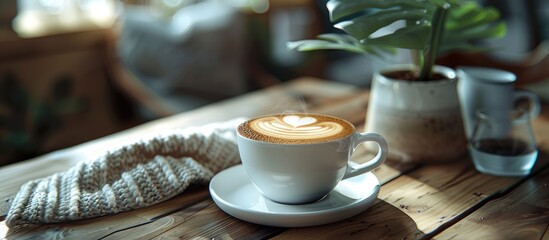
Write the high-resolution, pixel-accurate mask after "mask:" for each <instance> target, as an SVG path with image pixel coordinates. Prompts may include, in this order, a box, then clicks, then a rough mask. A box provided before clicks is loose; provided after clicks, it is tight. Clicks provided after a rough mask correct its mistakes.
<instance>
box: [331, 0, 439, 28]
mask: <svg viewBox="0 0 549 240" xmlns="http://www.w3.org/2000/svg"><path fill="white" fill-rule="evenodd" d="M431 5H432V4H431ZM426 6H427V7H429V4H428V3H427V2H424V1H420V0H368V1H364V0H330V1H328V2H327V3H326V7H327V8H328V11H329V13H330V20H331V21H332V22H334V23H335V22H338V21H340V20H342V19H344V18H346V17H349V16H351V15H354V14H357V13H360V12H364V11H365V10H375V9H389V8H403V9H412V8H418V9H425V7H426ZM431 8H432V9H433V8H434V5H432V6H431Z"/></svg>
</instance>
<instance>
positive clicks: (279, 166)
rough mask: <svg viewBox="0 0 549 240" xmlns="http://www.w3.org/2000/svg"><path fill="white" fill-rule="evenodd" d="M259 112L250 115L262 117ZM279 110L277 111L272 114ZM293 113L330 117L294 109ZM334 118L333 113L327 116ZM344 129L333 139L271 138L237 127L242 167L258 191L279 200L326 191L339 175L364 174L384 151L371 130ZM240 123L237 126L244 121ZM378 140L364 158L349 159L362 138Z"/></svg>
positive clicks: (296, 200) (309, 198)
mask: <svg viewBox="0 0 549 240" xmlns="http://www.w3.org/2000/svg"><path fill="white" fill-rule="evenodd" d="M272 116H275V115H271V116H263V117H258V118H255V119H262V118H265V117H272ZM276 116H281V115H276ZM297 116H299V117H305V116H306V117H311V116H312V117H315V116H322V117H330V116H325V115H311V114H302V115H300V114H298V115H297ZM333 118H336V117H333ZM336 119H339V120H338V121H344V122H346V123H347V124H348V126H349V127H351V128H352V129H351V131H350V132H349V134H346V135H344V136H341V137H339V138H337V139H333V140H327V141H319V142H314V141H313V142H312V143H281V142H278V143H275V142H269V141H266V140H261V139H259V140H257V139H255V140H254V139H251V138H250V137H247V136H243V134H242V133H241V132H240V130H238V131H237V143H238V149H239V152H240V158H241V160H242V164H243V166H244V169H245V171H246V173H247V175H248V177H249V179H250V180H251V182H252V183H253V184H254V185H255V187H256V188H257V189H258V191H259V192H260V193H261V194H263V195H264V196H265V197H267V198H268V199H271V200H273V201H275V202H279V203H283V204H304V203H310V202H314V201H317V200H319V199H321V198H323V197H324V196H326V195H327V194H328V193H330V191H332V190H333V189H334V188H335V186H336V185H337V184H338V183H339V182H340V181H341V180H343V179H346V178H350V177H353V176H357V175H359V174H364V173H367V172H369V171H372V170H374V169H375V168H377V167H379V166H380V165H381V164H382V163H383V162H384V161H385V158H386V156H387V151H388V148H387V142H386V141H385V139H384V138H383V137H382V136H381V135H378V134H375V133H358V132H356V128H355V127H354V126H353V125H352V124H351V123H349V122H347V121H345V120H343V119H340V118H336ZM253 120H254V119H252V120H249V121H247V122H245V123H242V124H241V125H240V126H239V129H240V128H241V127H243V126H244V125H246V124H248V123H250V122H251V121H253ZM366 141H372V142H375V143H377V144H378V151H377V155H376V156H375V157H374V158H373V159H371V160H370V161H368V162H365V163H362V164H358V163H355V162H353V161H351V155H352V154H353V151H354V150H355V149H356V147H357V146H358V145H359V144H360V143H363V142H366Z"/></svg>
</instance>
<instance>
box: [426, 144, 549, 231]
mask: <svg viewBox="0 0 549 240" xmlns="http://www.w3.org/2000/svg"><path fill="white" fill-rule="evenodd" d="M544 155H545V156H543V158H547V153H544ZM511 190H512V191H511V192H510V193H507V192H504V195H503V196H500V197H499V198H496V199H495V200H494V201H490V202H488V203H487V204H486V205H484V206H482V207H481V208H480V209H478V210H477V211H474V212H473V213H472V214H470V215H468V216H467V217H465V218H464V219H462V220H461V221H459V222H457V223H456V224H454V225H452V226H450V227H449V228H447V229H446V230H444V231H443V232H442V233H440V234H438V235H436V236H435V238H436V239H524V240H527V239H546V238H549V235H548V234H549V233H548V232H547V231H548V229H549V168H545V169H542V171H541V172H540V173H539V174H536V175H535V176H534V177H533V178H531V179H528V180H527V181H524V182H522V183H521V184H520V185H519V186H518V187H517V188H516V189H511Z"/></svg>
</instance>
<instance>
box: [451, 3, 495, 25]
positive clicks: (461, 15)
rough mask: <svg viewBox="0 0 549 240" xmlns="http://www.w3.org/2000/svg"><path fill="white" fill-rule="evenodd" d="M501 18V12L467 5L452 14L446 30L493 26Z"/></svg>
mask: <svg viewBox="0 0 549 240" xmlns="http://www.w3.org/2000/svg"><path fill="white" fill-rule="evenodd" d="M499 17H500V14H499V12H498V11H497V10H496V9H494V8H486V9H479V6H478V5H477V4H474V3H471V4H466V5H464V6H463V8H459V9H456V10H455V11H451V12H450V15H449V17H448V20H447V22H446V29H448V30H452V31H461V30H463V29H466V28H471V27H477V26H480V25H484V24H491V23H493V22H495V21H497V20H498V19H499Z"/></svg>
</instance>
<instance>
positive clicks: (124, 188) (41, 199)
mask: <svg viewBox="0 0 549 240" xmlns="http://www.w3.org/2000/svg"><path fill="white" fill-rule="evenodd" d="M240 122H242V120H241V119H237V120H233V121H230V122H227V123H224V124H210V125H207V126H204V127H200V128H188V129H183V130H174V131H173V132H171V133H169V134H164V135H162V136H156V137H153V138H149V139H146V140H142V141H140V142H137V143H134V144H131V145H128V146H124V147H122V148H119V149H117V150H114V151H112V152H109V153H107V154H105V155H104V156H102V157H100V158H98V159H96V160H93V161H89V162H82V163H79V164H78V165H76V166H74V167H72V168H71V169H69V170H67V171H66V172H62V173H56V174H54V175H52V176H50V177H47V178H44V179H38V180H33V181H30V182H28V183H26V184H24V185H23V186H22V187H21V189H20V190H19V193H18V194H17V196H16V197H15V199H14V201H13V203H12V205H11V208H10V210H9V213H8V216H7V218H6V223H7V225H8V226H15V225H18V224H23V223H34V224H39V223H57V222H64V221H72V220H81V219H89V218H94V217H99V216H104V215H108V214H114V213H118V212H123V211H128V210H132V209H137V208H142V207H146V206H150V205H153V204H156V203H159V202H162V201H164V200H167V199H169V198H171V197H173V196H175V195H177V194H179V193H181V192H183V191H184V190H185V189H186V188H187V187H188V186H189V185H190V184H206V183H207V182H208V181H209V180H210V179H211V177H212V176H213V174H215V173H217V172H219V171H221V170H223V169H225V168H227V167H229V166H232V165H235V164H237V163H238V162H239V161H240V158H239V156H238V150H237V147H236V132H235V129H236V126H237V124H238V123H240Z"/></svg>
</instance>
